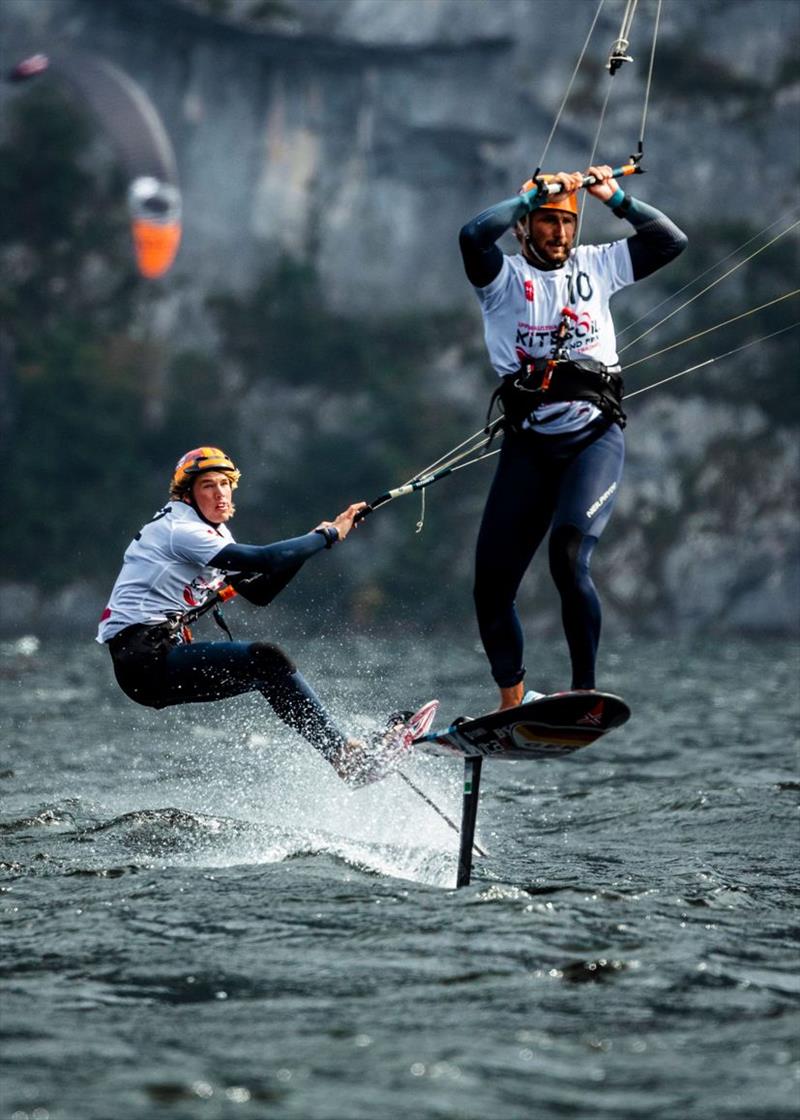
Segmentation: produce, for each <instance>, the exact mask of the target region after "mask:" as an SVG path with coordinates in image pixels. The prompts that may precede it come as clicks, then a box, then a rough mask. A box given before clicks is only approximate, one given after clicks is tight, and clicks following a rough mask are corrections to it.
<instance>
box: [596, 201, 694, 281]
mask: <svg viewBox="0 0 800 1120" xmlns="http://www.w3.org/2000/svg"><path fill="white" fill-rule="evenodd" d="M606 206H608V207H610V208H611V209H612V210H613V211H614V213H615V214H616V215H617V217H618V218H625V220H626V221H628V222H630V223H631V225H632V226H633V228H634V229H635V230H636V233H635V234H634V235H633V237H629V238H628V242H627V244H628V251H629V253H630V255H631V265H632V267H633V278H634V280H643V279H644V278H645V276H650V275H651V274H652V273H653V272H656V271H657V270H658V269H659V268H663V267H664V265H665V264H669V262H670V261H671V260H674V259H675V257H677V256H679V255H680V254H681V253H682V252H683V250H684V249H685V248H686V246H687V245H688V244H689V239H688V237H687V236H686V234H685V233H684V232H683V230H682V229H679V228H678V226H676V225H675V223H674V222H673V221H672V219H671V218H668V217H667V215H666V214H662V212H661V211H660V210H656V208H655V206H649V205H648V204H647V203H646V202H641V201H640V200H639V199H638V198H632V197H631V196H630V195H629V194H625V192H624V191H623V190H622V189H621V188H619V189H618V190H617V191H616V193H615V194H613V195H612V196H611V198H610V199H609V200H608V201H607V203H606Z"/></svg>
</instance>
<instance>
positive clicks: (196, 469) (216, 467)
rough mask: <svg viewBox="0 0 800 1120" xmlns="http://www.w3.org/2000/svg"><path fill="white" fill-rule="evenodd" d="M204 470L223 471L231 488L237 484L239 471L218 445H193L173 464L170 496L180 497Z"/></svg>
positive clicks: (234, 487)
mask: <svg viewBox="0 0 800 1120" xmlns="http://www.w3.org/2000/svg"><path fill="white" fill-rule="evenodd" d="M206 471H223V473H224V474H226V475H227V476H228V477H229V478H230V480H231V489H233V490H235V489H236V487H237V486H238V484H239V479H240V478H241V473H240V472H239V471H238V470H237V469H236V465H235V464H234V463H233V461H232V460H231V459H229V458H228V456H227V455H226V454H225V452H224V451H221V450H220V449H219V448H218V447H195V449H194V450H193V451H187V452H186V454H185V455H181V457H180V459H179V460H178V462H177V463H176V464H175V470H174V472H173V474H172V481H171V482H170V485H169V496H170V497H171V498H182V497H183V495H184V494H186V493H187V492H188V490H189V488H190V487H191V485H192V483H193V482H194V480H195V479H196V478H197V476H198V475H200V474H205V472H206Z"/></svg>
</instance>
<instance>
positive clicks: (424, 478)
mask: <svg viewBox="0 0 800 1120" xmlns="http://www.w3.org/2000/svg"><path fill="white" fill-rule="evenodd" d="M455 469H456V466H455V464H454V465H453V466H449V467H442V468H441V469H440V470H438V471H432V472H431V473H430V474H423V475H420V477H419V478H414V479H412V481H411V482H407V483H406V484H405V485H404V486H396V487H395V488H394V490H387V491H386V493H385V494H381V495H379V497H377V498H373V499H372V501H371V502H369V503H368V504H367V505H366V506H365V507H364V509H362V510H359V511H358V513H357V514H356V516H355V518H354V520H355V521H356V522H358V521H363V520H364V518H365V517H366V516H367V514H370V513H372V511H373V510H374V509H378V507H379V506H383V505H386V503H387V502H392V501H394V499H395V498H402V497H403V496H404V495H405V494H413V493H414V491H415V490H424V489H425V488H426V487H428V486H430V485H431V483H432V482H438V481H439V479H440V478H446V477H447V475H449V474H452V472H453V471H454V470H455Z"/></svg>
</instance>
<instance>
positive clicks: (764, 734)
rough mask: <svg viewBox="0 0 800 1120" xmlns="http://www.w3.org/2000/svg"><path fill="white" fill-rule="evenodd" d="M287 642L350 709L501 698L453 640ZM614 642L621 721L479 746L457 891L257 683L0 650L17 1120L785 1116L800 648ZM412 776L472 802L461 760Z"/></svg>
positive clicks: (793, 1023) (414, 822)
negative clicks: (300, 734) (165, 704)
mask: <svg viewBox="0 0 800 1120" xmlns="http://www.w3.org/2000/svg"><path fill="white" fill-rule="evenodd" d="M609 644H610V645H611V643H609ZM287 645H289V646H290V649H291V652H292V653H293V654H294V655H295V656H296V657H297V659H298V661H299V663H300V664H301V665H302V666H303V668H304V669H305V670H306V672H307V675H308V676H309V678H310V679H311V680H312V681H313V683H314V684H315V686H316V687H317V688H318V690H319V691H320V693H321V694H322V695H323V697H324V698H325V699H326V700H328V701H329V702H330V703H331V706H332V707H333V708H334V710H335V711H336V713H337V714H338V715H339V717H340V718H341V720H342V722H343V723H345V724H346V725H347V726H348V727H351V728H354V729H358V730H366V729H368V728H369V727H372V726H377V725H378V724H379V723H380V722H381V721H382V718H383V716H384V715H385V713H386V712H387V711H389V710H392V709H393V708H395V707H397V706H406V705H413V704H415V703H417V702H419V701H422V700H425V699H427V698H428V697H429V696H438V697H439V698H440V699H441V701H442V713H443V718H444V720H449V719H450V718H451V717H453V716H455V715H457V714H460V713H469V714H477V713H478V712H479V711H480V710H482V709H486V708H488V707H491V706H492V704H493V701H494V697H493V693H492V690H491V689H490V688H489V687H488V685H487V679H486V674H485V670H484V666H483V661H482V658H481V656H480V655H479V654H478V653H477V652H475V651H474V650H473V649H471V648H464V649H462V648H460V643H459V642H457V641H453V640H450V641H444V640H440V641H436V642H434V641H430V642H425V641H422V640H419V641H411V640H410V639H405V640H403V641H401V642H392V643H390V642H372V641H366V640H349V641H342V642H337V643H332V642H330V641H328V642H326V643H324V644H323V643H308V644H306V645H305V646H303V644H302V643H297V642H292V643H287ZM613 647H614V648H613V652H608V651H606V652H605V656H604V660H603V665H604V667H605V673H604V676H603V678H602V681H601V683H602V685H603V687H605V688H607V689H608V690H609V691H615V692H619V693H620V694H622V695H623V696H624V697H625V698H626V699H627V700H628V702H629V703H630V704H631V706H632V708H633V712H634V717H633V719H632V721H631V723H630V724H629V725H628V726H626V727H625V728H623V729H621V730H620V731H617V732H615V733H614V734H613V735H610V736H609V737H608V738H606V739H605V740H603V741H602V742H599V743H596V744H595V745H594V746H592V747H590V748H588V749H586V750H585V751H582V752H578V753H577V754H574V755H572V756H571V757H570V758H567V759H561V760H554V761H551V762H547V763H523V762H519V763H499V762H495V763H491V762H489V763H487V764H486V765H485V766H484V780H483V794H482V803H481V809H480V814H479V821H478V839H479V841H480V843H481V844H482V845H483V846H484V847H485V848H486V849H487V851H488V858H486V859H484V860H479V861H478V862H477V865H476V872H475V874H476V878H475V881H474V882H473V884H472V885H471V886H470V887H468V888H466V889H464V890H461V891H458V892H456V891H454V890H453V889H452V887H453V883H454V881H455V871H456V848H457V840H456V836H455V835H454V833H453V832H452V831H451V830H450V829H449V828H448V827H447V825H445V824H444V823H443V822H442V821H441V820H440V819H439V818H438V817H437V816H436V815H435V814H434V813H433V812H432V811H431V810H430V809H429V808H428V807H427V806H426V805H425V804H424V803H423V802H422V801H421V800H420V799H419V798H418V797H416V795H415V794H414V793H413V791H412V790H410V789H409V788H408V787H407V786H405V785H403V784H402V783H401V781H400V780H399V779H398V778H396V777H393V778H391V779H389V780H387V781H386V782H384V783H382V784H381V785H380V786H376V787H372V788H370V789H366V790H362V791H357V792H350V791H348V790H346V789H345V788H344V787H343V786H342V784H341V783H340V782H339V781H338V779H337V778H336V777H335V776H334V775H333V774H332V772H330V771H329V770H328V769H327V767H326V765H325V763H324V762H322V761H321V760H320V759H319V758H318V757H317V756H316V755H315V754H314V752H313V751H312V750H311V749H310V748H308V747H307V746H306V745H305V744H303V743H302V742H301V741H300V740H298V739H297V738H295V737H294V736H293V735H292V734H291V733H290V732H289V731H288V730H286V729H284V728H282V727H281V726H280V725H279V724H278V723H277V722H276V721H275V719H274V718H273V717H272V716H271V714H270V713H269V712H268V711H267V709H266V707H265V706H264V704H263V702H260V701H259V700H257V699H255V698H253V697H247V698H241V699H239V700H235V701H229V702H227V703H225V704H221V705H215V706H194V707H189V708H184V709H180V710H173V711H170V712H165V713H160V714H159V713H154V712H149V711H147V710H145V709H142V708H137V707H136V706H135V705H133V704H131V703H130V702H128V701H127V700H126V699H125V698H124V697H123V696H122V695H121V694H120V693H118V692H117V691H116V690H115V686H114V685H113V682H112V678H111V672H110V664H109V662H108V659H107V654H106V652H105V651H104V650H102V649H100V648H93V646H92V645H91V643H87V642H83V643H82V644H81V645H80V646H77V645H76V646H73V647H69V646H66V645H63V644H58V643H55V642H53V643H48V642H46V641H44V642H41V643H38V644H37V643H36V642H35V640H32V639H31V640H27V639H25V640H20V641H6V642H4V643H2V644H1V645H0V687H1V688H2V697H1V700H2V729H3V735H2V747H3V757H2V762H0V773H1V776H0V792H1V793H2V815H1V816H0V860H2V864H0V870H1V874H2V878H1V879H0V890H1V892H2V893H1V895H0V908H1V909H0V918H1V920H2V931H3V953H2V963H1V964H0V970H1V971H2V981H1V982H2V989H1V993H0V994H1V995H2V1012H1V1013H0V1014H1V1016H2V1017H1V1018H0V1035H1V1036H2V1051H3V1061H4V1068H3V1082H2V1095H1V1096H0V1110H1V1111H2V1117H3V1118H4V1120H6V1118H9V1120H10V1118H14V1120H133V1118H136V1120H140V1118H141V1120H153V1118H157V1120H161V1118H170V1120H220V1118H225V1120H227V1118H241V1120H262V1118H264V1120H271V1118H273V1120H283V1118H286V1120H362V1118H363V1120H406V1118H408V1120H528V1118H531V1120H549V1118H550V1117H553V1118H556V1117H558V1118H561V1117H568V1118H580V1120H583V1118H587V1120H589V1118H591V1120H644V1118H656V1120H727V1118H731V1120H733V1118H736V1120H784V1118H785V1120H789V1117H792V1118H793V1120H796V1116H797V1105H798V1088H799V1083H798V1046H797V1040H798V1033H800V1032H799V1029H798V1028H799V1025H800V1018H799V1017H798V1006H799V1004H800V1000H799V999H798V992H799V989H800V984H799V983H798V971H797V963H798V962H797V948H798V937H797V933H798V918H797V909H796V900H797V893H796V892H797V884H798V828H797V802H798V790H799V789H800V777H799V776H798V770H797V753H796V752H797V727H798V717H799V716H800V688H799V686H798V670H799V669H800V647H798V645H797V644H789V643H786V642H777V641H776V642H768V641H764V642H744V641H742V642H734V641H730V640H719V641H716V642H708V643H707V644H699V643H691V642H688V641H686V642H656V641H642V640H638V639H637V640H632V639H627V640H615V641H614V643H613ZM561 673H563V662H559V661H556V662H555V663H554V667H553V668H552V670H551V672H550V674H549V676H551V677H552V679H547V677H545V678H538V679H535V678H533V677H531V679H530V683H531V685H533V686H539V687H543V688H548V689H554V688H558V687H563V686H564V683H565V682H564V679H563V676H562V677H561V679H559V674H561ZM406 769H407V772H408V774H409V775H410V776H411V777H413V778H414V780H415V781H416V782H417V783H418V784H419V785H420V786H421V787H423V788H424V789H425V791H426V792H427V793H428V794H430V795H431V796H432V797H433V798H434V799H436V800H437V801H438V802H439V804H440V805H441V806H442V808H443V809H444V810H445V811H446V812H448V813H449V814H450V815H451V816H453V817H457V816H458V814H459V811H460V769H461V768H460V764H459V763H458V762H457V761H451V760H447V759H432V758H425V757H418V758H414V759H412V760H411V761H410V762H409V763H408V764H407V765H406Z"/></svg>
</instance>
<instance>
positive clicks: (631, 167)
mask: <svg viewBox="0 0 800 1120" xmlns="http://www.w3.org/2000/svg"><path fill="white" fill-rule="evenodd" d="M641 158H642V157H641V155H635V156H631V158H630V162H628V163H623V165H622V167H615V168H614V169H613V170H612V172H611V175H612V177H613V178H614V179H621V178H623V177H624V176H625V175H644V173H645V172H644V168H643V167H640V166H639V160H640V159H641ZM538 174H539V173H538V172H537V173H536V175H534V176H533V177H532V178H531V179H530V180H529V182H530V183H532V184H533V185H535V186H536V187H538V191H537V195H536V197H537V198H538V197H539V196H540V195H555V194H561V192H562V190H563V187H562V186H561V184H560V183H545V182H544V180H543V179H540V178H539V177H538ZM596 182H597V179H596V178H595V176H594V175H584V177H583V181H582V182H581V187H593V186H594V185H595V183H596Z"/></svg>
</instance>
